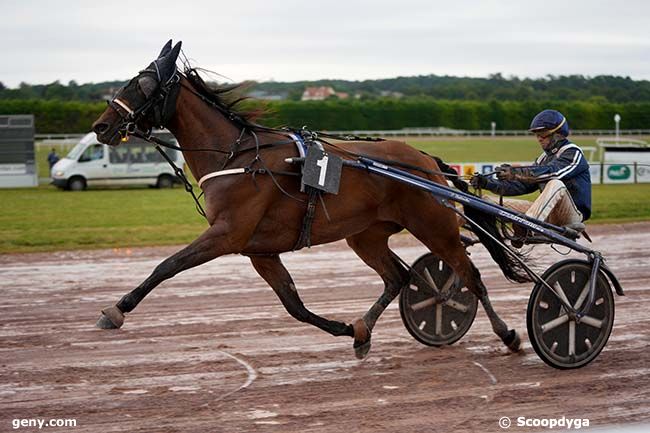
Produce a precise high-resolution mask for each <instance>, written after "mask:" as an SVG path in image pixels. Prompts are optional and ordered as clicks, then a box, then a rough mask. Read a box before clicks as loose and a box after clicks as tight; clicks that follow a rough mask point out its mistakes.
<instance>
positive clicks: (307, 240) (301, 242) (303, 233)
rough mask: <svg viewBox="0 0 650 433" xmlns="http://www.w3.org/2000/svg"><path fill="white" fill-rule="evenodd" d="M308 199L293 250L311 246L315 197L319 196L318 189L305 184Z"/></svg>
mask: <svg viewBox="0 0 650 433" xmlns="http://www.w3.org/2000/svg"><path fill="white" fill-rule="evenodd" d="M305 188H306V189H307V195H308V197H309V201H308V202H307V210H306V211H305V216H304V217H303V218H302V226H301V227H300V236H298V240H297V241H296V244H295V245H294V246H293V251H297V250H300V249H302V248H304V247H307V248H311V226H312V223H313V222H314V216H315V214H316V199H317V198H318V197H320V191H319V190H317V189H316V188H313V187H311V186H307V185H305Z"/></svg>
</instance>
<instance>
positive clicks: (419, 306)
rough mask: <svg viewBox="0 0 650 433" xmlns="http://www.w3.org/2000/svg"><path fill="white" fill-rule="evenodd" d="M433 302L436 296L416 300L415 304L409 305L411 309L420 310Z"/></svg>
mask: <svg viewBox="0 0 650 433" xmlns="http://www.w3.org/2000/svg"><path fill="white" fill-rule="evenodd" d="M435 303H436V298H435V297H431V298H429V299H425V300H424V301H420V302H416V303H415V304H413V305H411V310H413V311H418V310H421V309H423V308H427V307H430V306H432V305H433V304H435Z"/></svg>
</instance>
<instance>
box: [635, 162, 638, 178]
mask: <svg viewBox="0 0 650 433" xmlns="http://www.w3.org/2000/svg"><path fill="white" fill-rule="evenodd" d="M637 165H638V162H637V161H634V183H638V182H637V178H636V173H637V170H636V169H637Z"/></svg>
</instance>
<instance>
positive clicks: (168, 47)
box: [158, 39, 172, 59]
mask: <svg viewBox="0 0 650 433" xmlns="http://www.w3.org/2000/svg"><path fill="white" fill-rule="evenodd" d="M171 50H172V40H171V39H170V40H168V41H167V43H166V44H165V46H164V47H163V48H162V51H161V52H160V54H158V59H160V58H162V57H165V56H166V55H167V54H169V52H170V51H171Z"/></svg>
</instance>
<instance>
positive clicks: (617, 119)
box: [614, 113, 621, 141]
mask: <svg viewBox="0 0 650 433" xmlns="http://www.w3.org/2000/svg"><path fill="white" fill-rule="evenodd" d="M614 122H615V123H616V141H618V138H619V135H620V131H621V130H620V126H621V115H620V114H618V113H616V114H614Z"/></svg>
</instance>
